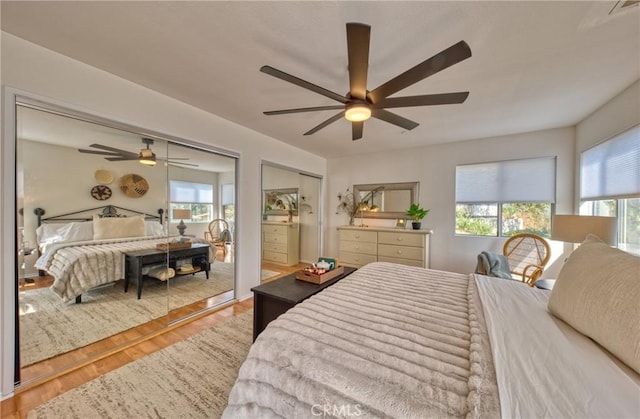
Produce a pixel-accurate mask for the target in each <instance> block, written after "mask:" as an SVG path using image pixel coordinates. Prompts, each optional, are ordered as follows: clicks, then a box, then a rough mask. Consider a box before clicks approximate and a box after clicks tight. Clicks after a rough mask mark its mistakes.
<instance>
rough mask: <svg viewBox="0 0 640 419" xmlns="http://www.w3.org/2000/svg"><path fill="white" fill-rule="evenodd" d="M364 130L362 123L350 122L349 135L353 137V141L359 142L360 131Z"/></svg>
mask: <svg viewBox="0 0 640 419" xmlns="http://www.w3.org/2000/svg"><path fill="white" fill-rule="evenodd" d="M363 128H364V121H359V122H352V123H351V133H352V136H353V138H352V139H353V141H355V140H359V139H360V138H362V130H363Z"/></svg>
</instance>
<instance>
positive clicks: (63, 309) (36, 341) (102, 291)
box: [19, 262, 233, 367]
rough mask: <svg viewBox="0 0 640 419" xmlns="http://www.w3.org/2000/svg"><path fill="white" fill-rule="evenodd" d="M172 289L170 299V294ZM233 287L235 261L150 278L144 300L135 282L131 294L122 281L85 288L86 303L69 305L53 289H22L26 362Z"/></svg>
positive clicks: (23, 363) (22, 341) (23, 356)
mask: <svg viewBox="0 0 640 419" xmlns="http://www.w3.org/2000/svg"><path fill="white" fill-rule="evenodd" d="M167 286H168V288H169V293H170V297H169V299H170V300H169V301H168V299H167ZM231 289H233V264H231V263H222V262H216V263H213V264H212V265H211V271H210V273H209V279H206V277H205V274H204V273H203V272H200V273H197V274H195V275H184V276H177V277H175V278H172V279H171V280H170V281H169V283H168V285H167V283H166V282H162V281H154V280H145V282H144V286H143V289H142V297H141V298H140V300H138V299H137V298H136V288H135V285H133V286H131V287H130V288H129V292H127V293H125V292H124V288H123V284H122V281H119V282H117V283H115V284H109V285H106V286H103V287H100V288H96V289H93V290H90V291H87V292H85V293H84V294H83V295H82V303H81V304H75V303H69V304H65V303H64V302H63V301H62V300H61V299H60V297H58V296H57V295H55V294H54V293H53V292H52V291H51V290H50V289H48V288H42V289H36V290H29V291H24V292H20V295H19V299H20V300H19V306H20V361H21V366H22V367H24V366H28V365H31V364H34V363H36V362H39V361H42V360H45V359H49V358H51V357H54V356H56V355H60V354H62V353H65V352H68V351H71V350H74V349H77V348H81V347H83V346H86V345H88V344H90V343H93V342H97V341H99V340H101V339H104V338H107V337H109V336H113V335H114V334H117V333H120V332H123V331H125V330H128V329H131V328H132V327H135V326H138V325H141V324H144V323H147V322H149V321H151V320H154V319H157V318H159V317H162V316H166V315H167V309H168V307H171V308H172V309H174V308H177V307H184V306H186V305H188V304H191V303H195V302H197V301H201V300H203V299H205V298H208V297H211V296H214V295H218V294H221V293H224V292H227V291H229V290H231Z"/></svg>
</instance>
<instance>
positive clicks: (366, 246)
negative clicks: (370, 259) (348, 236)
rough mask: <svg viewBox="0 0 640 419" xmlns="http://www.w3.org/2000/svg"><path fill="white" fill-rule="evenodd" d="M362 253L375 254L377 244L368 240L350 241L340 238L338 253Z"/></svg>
mask: <svg viewBox="0 0 640 419" xmlns="http://www.w3.org/2000/svg"><path fill="white" fill-rule="evenodd" d="M342 252H351V253H364V254H367V255H375V254H377V253H378V246H377V245H376V244H375V243H369V242H352V241H346V240H340V253H342Z"/></svg>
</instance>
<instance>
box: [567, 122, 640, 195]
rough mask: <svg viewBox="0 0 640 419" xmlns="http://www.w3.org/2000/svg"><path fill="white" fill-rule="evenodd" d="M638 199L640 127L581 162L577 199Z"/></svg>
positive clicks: (588, 153)
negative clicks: (578, 196) (578, 195)
mask: <svg viewBox="0 0 640 419" xmlns="http://www.w3.org/2000/svg"><path fill="white" fill-rule="evenodd" d="M637 196H640V125H636V126H635V127H633V128H631V129H630V130H628V131H625V132H623V133H622V134H620V135H617V136H615V137H613V138H611V139H609V140H607V141H605V142H603V143H601V144H598V145H597V146H595V147H592V148H590V149H588V150H585V151H583V152H582V156H581V158H580V199H582V200H585V201H586V200H596V199H620V198H629V197H637Z"/></svg>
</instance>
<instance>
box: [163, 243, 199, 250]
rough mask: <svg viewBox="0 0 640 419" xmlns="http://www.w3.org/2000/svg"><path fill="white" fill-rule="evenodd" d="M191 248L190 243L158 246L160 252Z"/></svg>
mask: <svg viewBox="0 0 640 419" xmlns="http://www.w3.org/2000/svg"><path fill="white" fill-rule="evenodd" d="M189 247H191V242H190V241H183V242H169V243H159V244H157V245H156V249H158V250H177V249H188V248H189Z"/></svg>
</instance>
